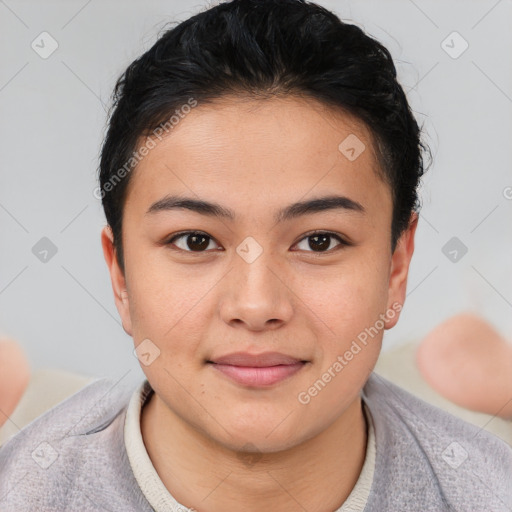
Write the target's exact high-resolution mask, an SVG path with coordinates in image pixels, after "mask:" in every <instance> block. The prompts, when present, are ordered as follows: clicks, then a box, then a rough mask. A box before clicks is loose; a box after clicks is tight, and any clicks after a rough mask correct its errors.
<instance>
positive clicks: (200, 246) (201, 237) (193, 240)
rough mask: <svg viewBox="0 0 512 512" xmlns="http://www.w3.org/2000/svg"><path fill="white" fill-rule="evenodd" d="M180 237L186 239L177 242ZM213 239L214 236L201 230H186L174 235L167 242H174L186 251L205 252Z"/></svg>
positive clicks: (168, 243)
mask: <svg viewBox="0 0 512 512" xmlns="http://www.w3.org/2000/svg"><path fill="white" fill-rule="evenodd" d="M180 239H184V241H180V242H179V243H175V242H176V240H180ZM212 241H213V238H212V237H211V236H209V235H207V234H206V233H202V232H201V231H185V232H183V233H178V234H177V235H174V236H173V237H172V238H171V239H170V240H169V241H168V242H167V245H171V244H174V245H176V247H178V248H179V249H181V250H182V251H186V252H205V250H206V249H207V248H208V246H209V245H210V242H212Z"/></svg>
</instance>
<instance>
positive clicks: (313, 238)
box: [297, 231, 351, 252]
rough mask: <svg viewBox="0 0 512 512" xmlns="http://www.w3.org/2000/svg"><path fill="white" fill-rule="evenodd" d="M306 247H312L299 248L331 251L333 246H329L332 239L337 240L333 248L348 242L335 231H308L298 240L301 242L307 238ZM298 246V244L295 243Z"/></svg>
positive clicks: (346, 244)
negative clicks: (308, 232) (307, 233)
mask: <svg viewBox="0 0 512 512" xmlns="http://www.w3.org/2000/svg"><path fill="white" fill-rule="evenodd" d="M308 239H309V242H308V243H307V247H309V248H310V249H312V251H308V249H307V248H304V247H302V248H300V247H299V248H300V249H301V250H306V251H308V252H331V251H332V250H333V248H332V247H331V242H332V239H335V240H337V241H338V242H339V243H338V245H335V246H334V250H338V249H341V248H342V247H343V246H349V245H351V244H350V243H348V242H346V241H345V240H343V239H342V238H341V237H340V236H339V235H337V234H335V233H330V232H328V231H316V232H314V233H310V234H309V235H307V236H305V237H304V238H302V239H301V240H300V243H302V241H303V240H308ZM297 246H298V245H297Z"/></svg>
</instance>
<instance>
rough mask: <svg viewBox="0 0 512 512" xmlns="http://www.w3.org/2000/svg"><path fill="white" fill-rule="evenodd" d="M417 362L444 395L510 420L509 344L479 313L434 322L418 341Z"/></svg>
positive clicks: (511, 351) (511, 377)
mask: <svg viewBox="0 0 512 512" xmlns="http://www.w3.org/2000/svg"><path fill="white" fill-rule="evenodd" d="M416 363H417V366H418V369H419V371H420V373H421V374H422V375H423V377H424V378H425V380H426V381H427V382H428V383H429V384H430V385H431V386H432V387H433V388H434V389H435V390H436V391H437V392H438V393H440V394H441V395H443V396H444V397H445V398H447V399H448V400H450V401H452V402H454V403H456V404H457V405H460V406H461V407H465V408H467V409H470V410H472V411H479V412H483V413H486V414H490V415H492V416H494V415H496V416H500V417H501V418H504V419H510V420H512V343H510V342H508V341H507V340H506V339H505V338H503V336H501V334H500V333H498V332H497V331H496V329H494V327H493V326H492V325H491V324H490V323H488V322H487V321H485V320H484V319H483V318H481V317H479V316H478V315H475V314H472V313H460V314H457V315H455V316H453V317H451V318H449V319H447V320H445V321H444V322H443V323H441V324H440V325H438V326H437V327H436V328H435V329H434V330H432V331H431V332H430V333H428V334H427V336H425V338H424V339H423V340H422V341H421V343H420V345H419V348H418V351H417V352H416Z"/></svg>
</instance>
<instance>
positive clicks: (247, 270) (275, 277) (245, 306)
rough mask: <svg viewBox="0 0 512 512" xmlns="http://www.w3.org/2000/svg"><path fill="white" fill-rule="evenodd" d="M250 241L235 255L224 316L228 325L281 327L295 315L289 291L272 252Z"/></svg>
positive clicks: (223, 311) (241, 246)
mask: <svg viewBox="0 0 512 512" xmlns="http://www.w3.org/2000/svg"><path fill="white" fill-rule="evenodd" d="M248 238H249V239H246V240H244V241H243V242H242V243H241V244H240V245H239V246H238V247H237V250H236V252H237V254H236V255H234V258H233V269H232V271H231V272H229V282H227V283H226V284H227V286H226V288H225V290H224V293H223V295H224V297H223V299H222V307H221V314H222V316H223V318H224V321H225V322H227V323H233V322H234V323H240V322H243V323H245V324H246V325H247V326H248V327H249V328H251V329H264V328H268V327H269V326H271V325H272V326H278V324H279V325H280V324H281V323H283V322H286V321H288V320H289V318H290V317H291V314H292V304H291V302H290V296H289V290H288V289H287V287H286V286H285V285H284V283H283V281H284V276H282V277H281V276H279V271H278V270H276V269H277V265H276V264H275V261H273V256H272V254H271V252H270V251H268V250H264V249H263V247H261V246H260V245H259V244H258V243H257V242H256V241H255V240H254V239H250V237H248Z"/></svg>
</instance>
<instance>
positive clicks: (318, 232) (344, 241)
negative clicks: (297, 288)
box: [164, 229, 353, 256]
mask: <svg viewBox="0 0 512 512" xmlns="http://www.w3.org/2000/svg"><path fill="white" fill-rule="evenodd" d="M186 235H204V236H205V237H207V238H209V239H210V240H213V241H214V242H215V243H216V244H217V245H220V244H219V243H218V242H217V240H215V238H214V237H213V236H211V235H209V234H208V233H206V232H205V231H200V230H186V231H180V232H177V233H173V234H172V235H171V237H170V238H168V239H167V241H166V242H164V245H172V243H173V242H174V241H175V240H176V239H178V238H180V237H183V236H186ZM314 235H328V236H331V237H332V238H335V239H336V240H337V241H338V242H339V245H337V246H336V247H334V248H332V249H329V250H328V251H319V252H317V251H303V252H307V253H311V254H314V255H317V256H321V255H323V254H332V253H333V252H334V251H336V250H337V249H338V248H343V247H350V246H352V245H353V243H352V242H350V241H349V240H347V239H346V238H345V237H344V236H342V235H341V234H340V233H337V232H334V231H329V230H325V229H324V230H322V229H317V230H313V231H308V232H307V233H304V234H302V235H301V238H299V239H298V240H297V241H296V242H294V244H293V245H292V247H293V246H295V245H297V244H298V243H299V242H302V240H304V239H306V238H309V237H311V236H314ZM175 250H177V251H182V252H187V253H190V254H194V255H200V254H206V253H210V252H212V250H208V251H187V250H185V249H181V248H179V247H176V248H175ZM221 250H224V249H221ZM294 252H296V251H294Z"/></svg>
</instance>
